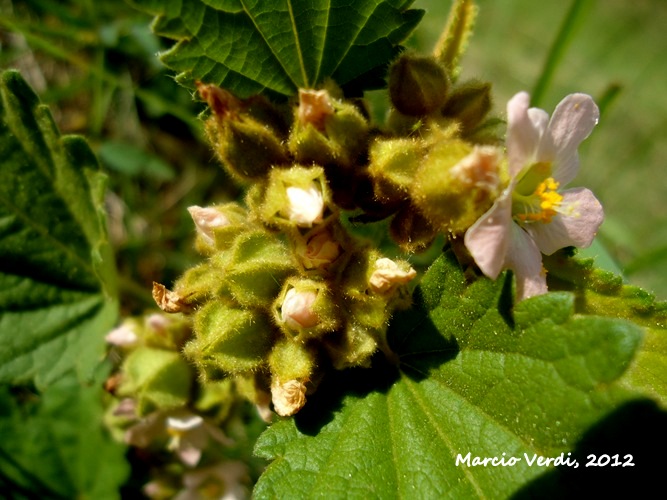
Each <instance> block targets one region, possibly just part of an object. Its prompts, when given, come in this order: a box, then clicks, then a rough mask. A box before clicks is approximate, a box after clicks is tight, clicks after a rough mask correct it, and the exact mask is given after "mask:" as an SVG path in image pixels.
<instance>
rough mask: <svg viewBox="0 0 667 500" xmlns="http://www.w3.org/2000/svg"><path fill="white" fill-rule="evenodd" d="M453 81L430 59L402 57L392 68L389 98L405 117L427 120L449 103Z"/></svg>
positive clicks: (424, 57) (390, 70)
mask: <svg viewBox="0 0 667 500" xmlns="http://www.w3.org/2000/svg"><path fill="white" fill-rule="evenodd" d="M448 89H449V79H448V78H447V73H446V72H445V69H444V68H443V67H442V66H441V65H440V63H438V61H437V60H436V59H435V58H433V57H430V56H417V55H414V54H405V53H404V54H402V55H401V56H400V57H399V58H398V59H397V60H396V61H395V62H394V63H393V64H392V66H391V68H389V95H390V97H391V102H392V104H393V105H394V107H396V109H398V110H399V111H400V112H401V113H403V114H406V115H410V116H423V115H428V114H431V113H434V112H436V111H438V110H439V109H440V108H441V107H442V105H443V104H444V103H445V100H446V99H447V91H448Z"/></svg>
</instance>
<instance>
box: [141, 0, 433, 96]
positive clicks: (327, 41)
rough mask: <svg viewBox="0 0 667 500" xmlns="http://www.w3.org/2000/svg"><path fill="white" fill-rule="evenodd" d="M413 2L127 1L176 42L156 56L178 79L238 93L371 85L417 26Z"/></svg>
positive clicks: (289, 92)
mask: <svg viewBox="0 0 667 500" xmlns="http://www.w3.org/2000/svg"><path fill="white" fill-rule="evenodd" d="M413 1H414V0H367V1H363V2H358V1H355V0H272V1H271V2H266V1H261V0H177V1H168V2H165V1H161V0H130V3H131V4H132V5H134V6H135V7H137V8H138V9H141V10H144V11H146V12H148V13H150V14H152V15H155V16H157V17H156V19H155V22H154V23H153V29H154V31H155V32H156V33H157V34H159V35H162V36H165V37H168V38H172V39H174V40H178V43H176V44H175V45H174V46H173V47H172V48H171V49H170V50H169V51H167V52H165V53H164V54H163V56H162V60H163V61H164V63H165V64H166V65H167V66H169V67H170V68H172V69H174V70H176V71H178V72H180V75H179V80H180V81H181V82H185V83H187V84H192V82H193V80H201V81H204V82H206V83H213V84H216V85H219V86H221V87H225V88H226V89H229V90H230V91H232V92H234V93H235V94H237V95H239V96H241V97H247V96H249V95H251V94H256V93H260V92H265V93H268V94H272V95H274V96H275V95H286V96H290V95H295V94H296V89H297V88H310V87H313V86H315V85H317V84H318V83H321V82H322V81H323V80H324V79H326V78H327V77H332V78H333V79H334V80H335V81H336V82H337V83H338V84H340V85H344V84H348V83H351V82H352V81H353V80H357V79H361V80H363V81H361V82H357V83H359V85H358V86H360V87H361V88H362V89H365V88H372V87H373V86H377V84H378V80H377V77H378V76H379V78H380V81H381V79H382V78H383V77H384V74H385V72H386V66H387V65H388V63H389V62H390V61H391V60H392V59H393V58H394V57H395V56H396V55H397V51H398V50H399V48H398V44H399V43H400V42H401V41H402V40H403V39H405V38H406V37H407V35H408V34H409V33H410V32H411V31H412V30H413V29H414V27H415V26H416V25H417V23H418V22H419V20H420V19H421V16H422V14H423V12H422V11H418V10H408V7H409V6H410V4H412V2H413Z"/></svg>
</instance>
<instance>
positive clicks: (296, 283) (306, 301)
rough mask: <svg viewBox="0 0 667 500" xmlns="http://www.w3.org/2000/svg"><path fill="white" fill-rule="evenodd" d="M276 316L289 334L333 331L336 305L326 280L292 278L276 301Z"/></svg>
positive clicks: (299, 336) (303, 336) (295, 336)
mask: <svg viewBox="0 0 667 500" xmlns="http://www.w3.org/2000/svg"><path fill="white" fill-rule="evenodd" d="M274 318H275V321H276V323H277V324H278V326H279V327H280V328H281V330H282V331H283V332H284V333H285V335H286V336H287V338H290V339H300V340H305V339H307V338H312V337H319V336H321V335H323V334H325V333H327V332H331V331H333V330H334V329H335V328H336V326H337V325H338V322H339V318H338V315H337V314H336V305H335V303H334V301H333V298H332V296H331V292H330V291H329V288H328V286H327V284H326V283H325V282H323V281H314V280H307V279H302V278H290V279H288V280H287V281H286V282H285V285H284V286H283V291H282V293H281V294H280V295H279V296H278V298H277V299H276V301H275V302H274Z"/></svg>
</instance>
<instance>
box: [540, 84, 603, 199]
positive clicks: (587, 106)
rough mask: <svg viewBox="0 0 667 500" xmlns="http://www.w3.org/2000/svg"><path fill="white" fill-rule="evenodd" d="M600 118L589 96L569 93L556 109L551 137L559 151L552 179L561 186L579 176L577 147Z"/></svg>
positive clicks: (550, 131)
mask: <svg viewBox="0 0 667 500" xmlns="http://www.w3.org/2000/svg"><path fill="white" fill-rule="evenodd" d="M599 119H600V110H599V109H598V107H597V105H596V104H595V102H594V101H593V99H592V98H591V96H589V95H586V94H570V95H569V96H567V97H565V99H563V100H562V101H561V102H560V103H559V104H558V106H556V109H555V110H554V113H553V115H552V117H551V122H549V134H550V135H551V140H552V141H553V144H554V147H555V148H556V150H555V158H554V171H553V173H552V177H553V178H554V179H555V180H556V181H557V182H560V184H561V185H562V186H564V185H566V184H568V183H569V182H570V181H571V180H572V179H574V178H575V177H576V175H577V172H578V170H579V162H578V160H577V148H578V147H579V145H580V144H581V143H582V141H583V140H584V139H586V138H587V137H588V136H589V135H590V133H591V132H592V131H593V128H594V127H595V125H596V124H597V123H598V120H599Z"/></svg>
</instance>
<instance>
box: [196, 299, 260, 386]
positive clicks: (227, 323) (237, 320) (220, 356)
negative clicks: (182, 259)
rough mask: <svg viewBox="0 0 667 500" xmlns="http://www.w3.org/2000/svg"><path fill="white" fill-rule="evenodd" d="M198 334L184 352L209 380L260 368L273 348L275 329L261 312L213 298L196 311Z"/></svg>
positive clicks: (202, 375)
mask: <svg viewBox="0 0 667 500" xmlns="http://www.w3.org/2000/svg"><path fill="white" fill-rule="evenodd" d="M194 333H195V338H194V339H193V340H191V341H190V342H188V343H187V344H186V346H185V349H184V354H185V356H186V357H187V358H188V359H190V360H192V361H193V362H194V363H195V365H196V367H197V369H198V370H199V373H200V376H201V377H202V379H203V380H204V381H206V382H208V381H212V380H219V379H222V378H225V377H226V376H227V375H230V374H232V375H233V374H239V373H247V372H252V371H255V370H258V369H260V368H261V367H262V366H263V365H264V363H265V361H264V360H265V358H266V355H267V354H268V352H269V350H270V348H271V339H272V337H273V328H272V326H271V324H270V322H269V320H268V318H267V317H266V316H265V315H264V314H263V313H262V312H261V311H257V310H244V309H238V308H236V307H234V306H232V305H230V304H229V303H227V302H225V301H223V300H211V301H209V302H208V303H207V304H206V305H205V306H204V307H202V308H201V309H200V310H198V311H197V312H196V313H195V315H194Z"/></svg>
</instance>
